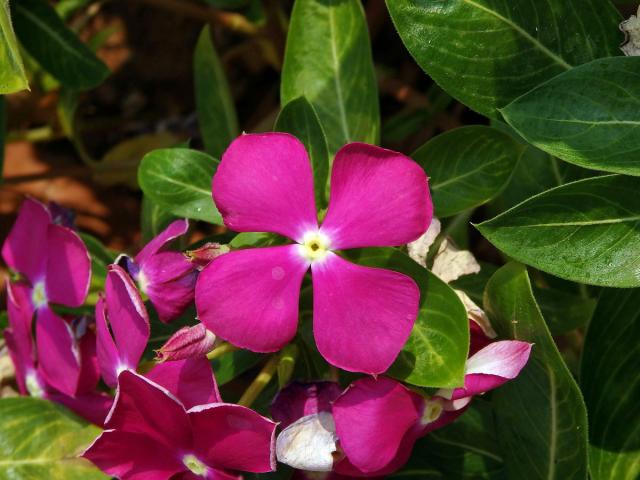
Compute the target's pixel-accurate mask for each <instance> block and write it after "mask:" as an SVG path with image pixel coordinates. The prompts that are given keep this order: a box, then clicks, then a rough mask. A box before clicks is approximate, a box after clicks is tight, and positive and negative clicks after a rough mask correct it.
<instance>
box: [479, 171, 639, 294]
mask: <svg viewBox="0 0 640 480" xmlns="http://www.w3.org/2000/svg"><path fill="white" fill-rule="evenodd" d="M638 191H640V179H638V178H635V177H624V176H621V175H606V176H602V177H596V178H588V179H586V180H579V181H577V182H573V183H569V184H567V185H563V186H561V187H557V188H554V189H552V190H549V191H547V192H544V193H542V194H540V195H536V196H535V197H532V198H530V199H528V200H525V201H524V202H522V203H521V204H519V205H517V206H515V207H513V208H512V209H511V210H508V211H506V212H505V213H503V214H501V215H498V216H497V217H495V218H493V219H491V220H488V221H486V222H483V223H481V224H480V225H478V226H477V228H478V230H480V232H481V233H482V235H484V236H485V237H486V238H487V239H488V240H489V241H490V242H491V243H493V244H494V245H495V246H496V247H497V248H499V249H500V250H502V251H503V252H504V253H506V254H507V255H509V256H510V257H512V258H514V259H516V260H518V261H521V262H523V263H526V264H528V265H531V266H533V267H535V268H538V269H540V270H543V271H545V272H548V273H551V274H553V275H556V276H558V277H561V278H565V279H567V280H572V281H575V282H580V283H588V284H593V285H603V286H612V287H633V286H638V285H640V275H638V271H639V269H640V256H638V251H640V198H639V197H638Z"/></svg>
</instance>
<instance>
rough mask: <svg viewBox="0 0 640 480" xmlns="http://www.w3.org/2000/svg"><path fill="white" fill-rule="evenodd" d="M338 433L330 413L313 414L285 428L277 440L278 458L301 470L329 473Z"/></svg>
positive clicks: (336, 447)
mask: <svg viewBox="0 0 640 480" xmlns="http://www.w3.org/2000/svg"><path fill="white" fill-rule="evenodd" d="M337 444H338V436H337V435H336V426H335V424H334V422H333V416H332V415H331V413H329V412H320V413H312V414H311V415H307V416H305V417H302V418H299V419H298V420H296V421H295V422H293V423H292V424H291V425H289V426H288V427H286V428H285V429H284V430H283V431H282V432H280V435H278V438H277V440H276V455H277V457H278V461H279V462H281V463H284V464H285V465H289V466H290V467H293V468H297V469H299V470H306V471H310V472H330V471H331V470H332V468H333V455H334V454H335V453H336V452H337V451H338V445H337Z"/></svg>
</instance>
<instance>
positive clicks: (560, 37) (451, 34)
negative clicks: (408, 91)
mask: <svg viewBox="0 0 640 480" xmlns="http://www.w3.org/2000/svg"><path fill="white" fill-rule="evenodd" d="M387 7H388V8H389V12H390V13H391V18H392V19H393V23H394V24H395V26H396V28H397V30H398V33H399V34H400V37H401V38H402V41H403V42H404V44H405V46H406V47H407V49H408V50H409V52H410V53H411V54H412V55H413V57H414V58H415V59H416V61H417V62H418V64H419V65H420V66H421V67H422V68H423V69H424V70H425V71H426V72H427V73H428V74H429V75H430V76H431V77H432V78H433V79H434V80H435V81H436V82H437V83H438V84H439V85H440V86H442V88H444V89H445V90H446V91H447V92H448V93H450V94H451V95H452V96H454V97H455V98H457V99H458V100H460V101H461V102H462V103H464V104H465V105H468V106H469V107H471V108H472V109H474V110H476V111H478V112H480V113H482V114H485V115H488V116H492V117H497V116H499V114H498V112H497V109H498V108H500V107H503V106H505V105H506V104H508V103H509V102H511V101H512V100H514V99H515V98H517V97H519V96H520V95H522V94H523V93H525V92H527V91H529V90H531V89H532V88H533V87H535V86H536V85H539V84H540V83H542V82H544V81H546V80H548V79H550V78H552V77H554V76H555V75H558V74H560V73H562V72H564V71H566V70H569V69H570V68H571V67H572V66H575V65H580V64H582V63H586V62H589V61H591V60H594V59H596V58H599V57H607V56H611V55H619V54H620V51H619V49H618V45H619V44H620V42H621V40H622V36H621V34H620V32H619V31H618V24H619V23H620V20H621V18H620V14H619V13H618V12H617V11H616V9H615V8H614V7H613V6H612V5H611V4H610V3H609V1H608V0H604V1H603V0H562V1H558V0H539V1H536V0H510V1H503V0H387Z"/></svg>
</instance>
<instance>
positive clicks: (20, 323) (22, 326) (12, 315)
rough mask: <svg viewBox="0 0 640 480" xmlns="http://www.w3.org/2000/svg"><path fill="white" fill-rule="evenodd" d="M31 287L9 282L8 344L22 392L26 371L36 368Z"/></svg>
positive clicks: (6, 332)
mask: <svg viewBox="0 0 640 480" xmlns="http://www.w3.org/2000/svg"><path fill="white" fill-rule="evenodd" d="M30 295H31V289H30V288H29V286H28V285H27V284H26V283H24V282H7V314H8V317H9V329H7V330H5V337H6V339H7V346H8V347H9V353H10V354H11V359H12V361H13V364H14V366H15V369H16V380H17V382H18V386H19V388H20V392H21V393H25V392H26V387H25V384H24V381H25V375H26V372H27V371H29V370H33V369H34V363H35V359H34V352H33V335H32V333H31V328H32V324H33V307H32V305H31V300H30V298H29V297H30Z"/></svg>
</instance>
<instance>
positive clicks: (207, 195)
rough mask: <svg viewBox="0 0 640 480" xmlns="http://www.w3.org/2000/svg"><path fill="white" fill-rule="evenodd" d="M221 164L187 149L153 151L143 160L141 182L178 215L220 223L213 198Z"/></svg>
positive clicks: (139, 170) (161, 203)
mask: <svg viewBox="0 0 640 480" xmlns="http://www.w3.org/2000/svg"><path fill="white" fill-rule="evenodd" d="M218 163H219V162H218V160H216V159H215V158H213V157H210V156H209V155H207V154H206V153H203V152H199V151H197V150H190V149H188V148H163V149H160V150H154V151H153V152H150V153H148V154H147V155H145V156H144V158H143V159H142V162H140V168H139V169H138V183H139V184H140V188H141V189H142V191H143V192H144V194H145V195H147V196H148V197H149V198H150V199H151V200H152V201H153V202H155V203H156V204H158V205H159V206H160V207H163V208H166V209H167V211H168V212H170V213H172V214H174V215H176V216H178V217H184V218H193V219H195V220H204V221H205V222H210V223H218V224H221V223H222V217H220V213H219V212H218V209H217V208H216V207H215V205H214V204H213V198H212V197H211V179H212V178H213V174H214V173H215V171H216V168H217V167H218Z"/></svg>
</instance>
